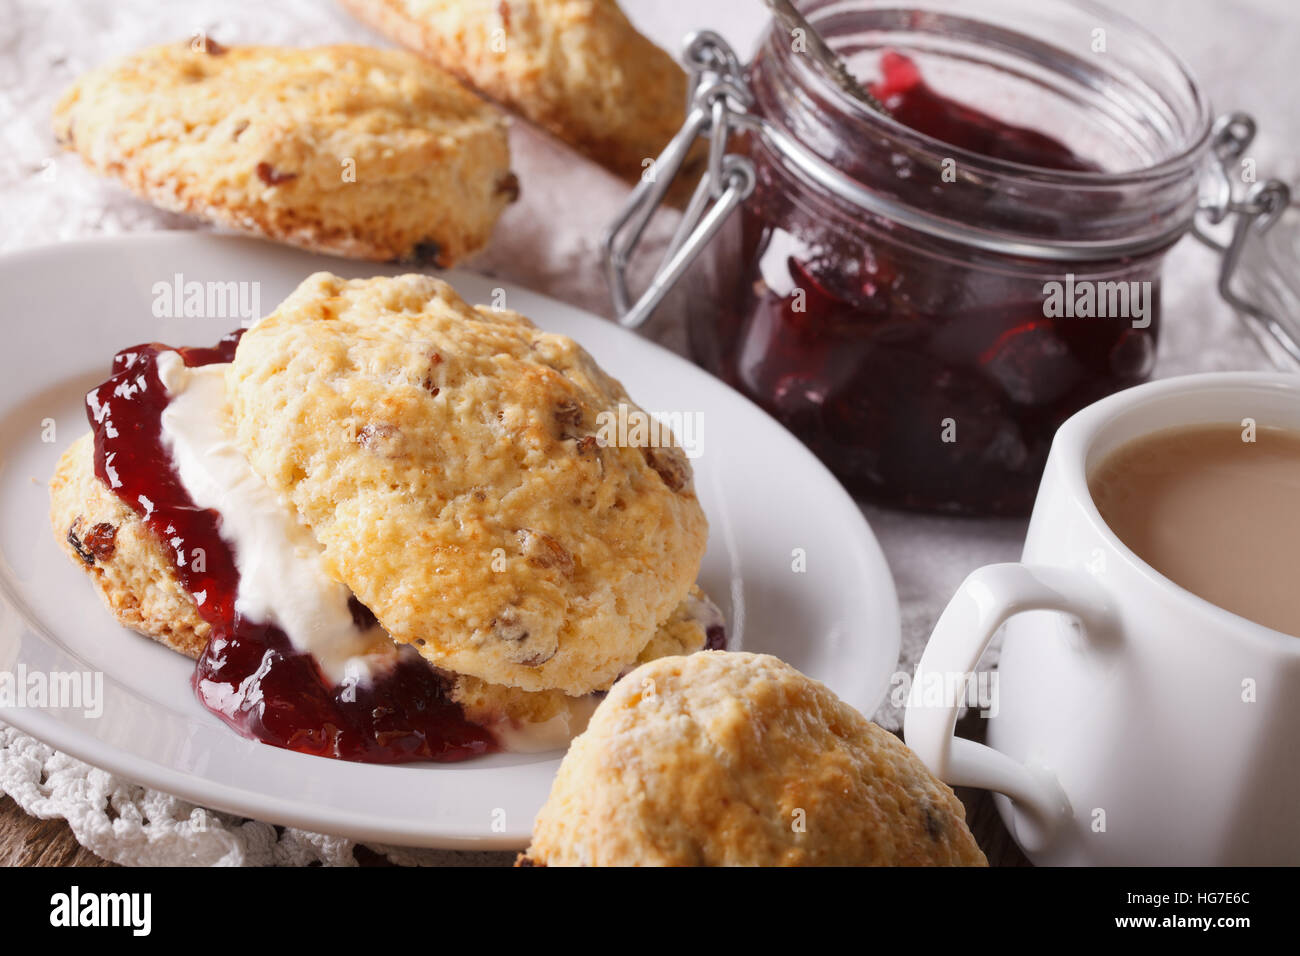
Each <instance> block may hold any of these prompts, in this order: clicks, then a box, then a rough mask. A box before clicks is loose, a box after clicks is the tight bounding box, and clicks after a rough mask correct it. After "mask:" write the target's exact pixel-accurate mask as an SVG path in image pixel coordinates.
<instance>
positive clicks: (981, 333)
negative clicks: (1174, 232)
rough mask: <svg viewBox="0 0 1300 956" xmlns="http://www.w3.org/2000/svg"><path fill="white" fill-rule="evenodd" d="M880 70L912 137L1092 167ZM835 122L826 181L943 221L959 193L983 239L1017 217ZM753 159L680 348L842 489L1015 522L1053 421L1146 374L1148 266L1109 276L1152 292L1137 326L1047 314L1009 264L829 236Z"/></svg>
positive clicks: (1029, 498) (899, 68)
mask: <svg viewBox="0 0 1300 956" xmlns="http://www.w3.org/2000/svg"><path fill="white" fill-rule="evenodd" d="M881 66H882V72H883V75H882V77H881V79H880V81H879V82H877V83H875V84H872V91H873V93H874V94H875V95H876V96H877V97H878V98H880V99H881V101H882V102H883V103H884V105H885V106H886V107H887V108H888V110H889V111H890V113H891V115H892V116H893V117H894V118H896V119H897V120H899V121H900V122H901V123H903V124H905V125H907V126H909V127H911V128H912V129H915V130H917V131H919V132H921V133H924V134H927V135H929V136H931V137H933V138H934V139H936V140H941V141H942V142H944V143H948V144H950V145H953V146H956V147H960V148H962V149H964V150H968V151H971V152H974V153H978V154H981V155H984V156H989V157H993V158H996V159H999V160H1003V161H1006V162H1010V163H1018V164H1023V165H1025V166H1033V167H1037V168H1039V169H1047V170H1056V171H1071V172H1099V171H1101V170H1100V167H1098V166H1096V165H1095V164H1093V163H1091V162H1089V161H1088V160H1087V159H1085V158H1083V157H1080V156H1077V155H1075V154H1074V153H1072V152H1071V151H1070V149H1069V148H1068V147H1066V146H1065V145H1064V144H1063V143H1061V142H1059V141H1057V140H1055V139H1053V138H1052V137H1050V136H1047V135H1045V134H1043V133H1040V132H1036V131H1034V130H1031V129H1026V128H1023V127H1020V126H1015V125H1012V124H1009V123H1006V122H1003V121H1001V120H998V119H995V118H994V117H992V116H990V115H988V114H986V113H984V112H981V111H980V110H977V109H974V108H972V107H970V106H967V105H964V104H961V103H958V102H955V101H953V100H951V99H948V98H946V97H944V96H941V95H939V94H938V93H936V92H935V91H934V90H933V89H931V88H930V87H929V86H928V85H927V84H926V83H925V82H924V80H923V79H922V77H921V75H920V72H919V71H918V69H917V67H916V64H915V63H913V62H912V61H911V60H910V59H908V58H907V57H905V56H903V55H901V54H898V53H886V54H885V55H884V56H883V57H882V59H881ZM761 102H762V100H761V99H760V103H761ZM769 102H772V103H776V102H777V100H776V97H775V96H773V97H772V98H771V99H770V101H769ZM770 108H771V109H776V108H778V107H776V106H772V107H770ZM833 123H834V125H833V126H832V129H838V130H839V131H840V132H839V133H837V134H835V137H836V138H837V139H838V143H839V145H837V146H834V147H832V146H830V145H828V143H827V142H821V141H819V143H820V145H819V147H818V148H819V149H831V148H834V149H837V150H840V151H842V155H841V153H838V152H837V153H836V154H835V155H836V160H837V162H836V165H837V166H838V167H839V168H840V169H841V170H843V171H844V172H845V173H846V174H847V175H849V176H850V177H851V178H853V179H855V180H857V181H859V182H864V183H868V184H873V183H874V184H876V185H880V186H881V187H882V188H887V189H888V191H890V192H892V193H893V194H894V195H896V196H897V197H899V198H900V199H901V200H903V201H904V202H905V203H908V204H911V205H914V206H917V207H921V208H929V209H931V210H933V211H935V212H937V213H940V214H943V213H944V210H945V208H951V207H950V205H949V197H951V196H952V195H954V194H953V193H945V192H944V190H951V189H960V190H963V192H962V193H961V195H962V197H963V199H964V200H965V201H966V203H967V204H966V206H965V208H967V209H969V208H970V202H971V200H972V197H973V198H974V201H975V202H976V203H977V206H976V207H975V210H974V211H973V212H972V213H971V215H972V217H974V218H975V219H977V223H978V224H979V225H981V226H983V227H986V228H992V229H996V228H998V227H999V226H1000V225H1002V224H1004V223H1007V222H1009V221H1018V220H1013V219H1012V217H1023V216H1024V215H1026V212H1025V210H1024V209H1023V208H1021V207H1020V206H1019V205H1018V204H1017V203H1016V200H1015V198H1014V197H1009V196H1007V195H1005V194H1003V193H1001V192H999V190H998V189H997V188H987V192H986V193H981V192H980V190H981V189H985V188H986V187H983V186H982V185H981V184H980V182H978V181H973V182H972V181H964V182H962V183H961V184H959V185H957V186H953V185H950V184H945V183H940V182H938V181H937V179H938V177H937V174H932V173H931V171H929V170H921V169H918V168H915V167H909V166H908V165H907V163H906V162H905V161H903V158H902V157H900V156H897V155H893V154H891V153H890V151H889V150H890V147H889V146H888V145H887V144H886V145H882V144H881V143H880V142H878V141H877V140H875V139H873V138H872V136H871V135H870V133H864V132H863V131H862V130H861V129H858V128H850V127H847V126H845V125H844V124H843V123H841V122H840V121H839V120H838V119H836V120H834V121H833ZM845 144H848V145H845ZM751 153H752V154H753V155H754V158H755V164H756V168H757V173H758V185H757V188H756V190H755V193H754V195H753V196H752V197H751V198H750V200H749V201H747V202H746V203H745V204H744V205H743V206H742V209H741V213H740V215H739V216H738V217H737V218H738V220H739V226H737V227H736V229H737V230H738V233H739V235H738V241H737V242H736V243H733V244H730V245H727V244H725V243H723V244H722V248H723V249H724V251H723V252H719V253H718V254H717V256H716V258H715V260H714V262H715V263H716V265H715V267H714V268H715V271H716V277H714V276H713V275H710V276H709V277H708V278H706V279H705V280H703V281H705V282H706V283H707V284H708V285H707V291H705V292H704V293H701V294H699V298H700V299H701V300H703V301H710V302H713V303H715V304H714V305H713V307H712V308H713V311H712V312H710V313H709V314H708V315H707V316H701V317H700V320H699V321H692V322H691V323H690V334H691V337H692V350H693V352H694V354H695V357H696V359H697V360H698V361H700V362H701V364H703V365H705V366H706V367H707V368H709V369H710V370H711V371H713V372H714V373H715V374H717V375H719V376H720V377H721V378H723V379H724V380H725V381H727V382H729V383H730V384H732V385H733V386H735V387H737V388H738V389H739V390H741V391H742V392H744V393H745V394H747V395H748V396H750V397H751V398H753V399H754V400H755V401H756V402H758V403H759V404H760V405H762V406H763V407H764V408H765V409H767V410H768V411H769V412H770V413H771V414H772V415H773V416H775V417H776V418H777V419H779V420H780V421H781V422H782V423H783V424H785V425H786V426H787V427H788V428H790V430H791V431H793V432H794V433H795V434H796V435H798V436H799V437H800V438H801V439H802V440H803V441H804V442H805V443H806V444H807V445H808V446H809V447H810V448H812V450H813V451H814V452H816V453H817V455H818V456H819V457H821V458H822V460H823V461H825V462H826V463H827V464H828V465H829V466H830V468H831V470H832V471H834V472H835V473H836V475H837V476H838V477H839V478H840V479H841V481H843V482H844V484H845V485H846V487H848V488H849V490H850V491H852V492H853V493H855V494H857V495H860V496H862V497H865V498H870V499H874V500H876V501H879V502H881V503H884V504H889V505H894V506H898V507H906V508H916V509H921V510H931V511H943V512H950V513H961V514H1011V515H1016V514H1027V513H1028V512H1029V510H1030V508H1031V507H1032V505H1033V500H1034V495H1035V493H1036V489H1037V484H1038V479H1039V477H1040V475H1041V473H1042V468H1043V465H1044V464H1045V461H1046V457H1047V451H1048V448H1049V446H1050V444H1051V440H1052V437H1053V435H1054V434H1055V431H1056V428H1057V427H1058V426H1059V425H1060V423H1061V422H1062V421H1064V420H1065V419H1066V418H1068V417H1069V416H1070V415H1072V414H1073V413H1074V412H1075V411H1077V410H1079V409H1080V408H1082V407H1083V406H1085V405H1087V404H1089V403H1091V402H1092V401H1095V400H1096V399H1098V398H1100V397H1102V396H1104V395H1107V394H1110V393H1111V392H1114V391H1116V390H1118V389H1120V388H1123V387H1127V386H1128V385H1132V384H1136V383H1138V382H1140V381H1142V380H1143V379H1144V378H1145V377H1146V376H1147V374H1148V373H1149V371H1150V367H1151V364H1152V362H1153V358H1154V348H1155V334H1156V331H1157V328H1158V314H1159V284H1158V271H1157V269H1156V268H1153V269H1150V270H1148V271H1145V272H1130V273H1129V274H1127V275H1124V276H1123V277H1124V278H1126V279H1127V278H1135V277H1136V278H1141V279H1145V280H1153V281H1151V289H1152V293H1151V313H1152V319H1151V322H1150V325H1149V326H1148V327H1146V328H1136V327H1133V325H1132V323H1131V322H1129V321H1115V320H1111V319H1097V318H1057V317H1051V318H1049V317H1047V316H1046V315H1045V309H1044V288H1043V286H1044V278H1043V275H1042V274H1041V273H1039V274H1035V272H1034V270H1033V269H1026V267H1025V265H1024V263H1023V261H1016V262H1009V263H1006V265H1005V267H1004V265H1003V263H1001V262H998V261H991V262H990V257H988V256H985V257H983V261H980V259H979V257H972V256H970V254H963V253H961V252H960V251H959V252H953V251H951V250H947V249H937V248H930V247H927V246H924V245H922V244H920V243H919V242H918V241H917V240H915V238H912V237H902V236H898V235H896V231H895V230H894V229H893V228H890V227H889V224H885V225H884V226H881V227H877V228H876V229H875V231H874V232H872V231H869V230H867V229H866V228H865V227H864V228H862V229H861V230H860V231H859V230H858V227H857V226H856V225H844V226H841V225H837V223H838V222H840V220H839V219H835V218H833V216H832V215H831V214H828V213H827V212H825V211H823V208H821V207H819V206H818V204H817V203H818V202H819V201H820V200H813V199H810V198H808V197H807V196H805V195H800V194H799V192H798V191H799V189H800V188H802V187H799V186H796V185H792V180H791V179H790V178H789V176H788V174H784V173H781V172H778V171H776V168H775V165H774V163H773V162H772V160H771V159H769V158H768V155H769V154H767V153H765V152H763V151H762V150H761V149H757V150H756V149H752V148H751ZM882 177H887V181H886V180H883V179H882ZM1108 201H1113V199H1108V197H1106V196H1105V195H1104V194H1099V193H1097V192H1095V191H1094V192H1087V193H1079V194H1078V195H1072V196H1070V197H1065V198H1063V199H1062V209H1061V210H1056V211H1055V212H1056V213H1057V214H1056V215H1054V216H1052V217H1051V218H1050V219H1049V220H1046V225H1045V226H1044V228H1045V229H1055V228H1057V227H1055V226H1053V225H1052V224H1053V223H1057V222H1067V223H1068V222H1069V221H1071V219H1072V218H1073V217H1074V215H1075V213H1074V210H1075V209H1077V210H1078V215H1084V214H1087V213H1088V212H1090V211H1096V210H1097V209H1099V208H1103V207H1104V204H1105V203H1106V202H1108ZM1067 204H1071V205H1070V208H1069V209H1066V208H1065V206H1066V205H1067ZM737 259H738V260H739V261H738V263H737V264H732V263H736V260H737ZM1044 268H1045V270H1047V271H1048V272H1051V271H1054V270H1059V273H1062V274H1063V273H1065V272H1067V271H1070V270H1069V268H1068V266H1066V265H1061V266H1051V265H1046V266H1045V267H1044ZM1100 268H1102V269H1107V268H1110V269H1116V268H1118V269H1120V270H1121V271H1122V270H1123V269H1126V268H1130V267H1129V266H1126V265H1124V264H1116V263H1111V264H1109V265H1106V264H1103V265H1102V266H1101V267H1100ZM1157 268H1158V267H1157ZM736 270H738V271H736ZM1017 270H1019V271H1017ZM1079 271H1080V272H1083V271H1086V270H1085V269H1083V268H1081V269H1080V270H1079ZM1056 277H1057V278H1062V276H1061V275H1058V276H1056Z"/></svg>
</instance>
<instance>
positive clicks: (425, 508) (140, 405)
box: [51, 273, 724, 761]
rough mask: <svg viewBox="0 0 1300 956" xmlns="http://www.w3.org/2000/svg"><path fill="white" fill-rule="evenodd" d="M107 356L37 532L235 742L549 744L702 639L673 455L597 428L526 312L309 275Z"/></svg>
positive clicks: (421, 284) (691, 541) (614, 405)
mask: <svg viewBox="0 0 1300 956" xmlns="http://www.w3.org/2000/svg"><path fill="white" fill-rule="evenodd" d="M113 371H114V374H113V376H112V377H110V379H109V380H108V381H106V382H105V383H104V384H103V385H102V386H100V387H99V388H97V389H95V390H94V391H92V392H91V393H90V394H89V396H88V397H87V406H88V417H89V419H90V423H91V428H92V434H90V435H87V436H85V437H83V438H82V439H80V440H78V441H77V442H76V443H75V444H74V445H73V446H72V447H71V448H69V449H68V451H67V452H66V453H65V454H64V456H63V458H62V460H61V461H60V463H59V466H58V468H57V470H56V473H55V475H54V478H53V480H52V481H51V501H52V505H51V521H52V524H53V528H54V532H55V535H56V537H57V538H58V539H59V541H60V543H61V544H62V545H63V547H64V549H65V550H66V551H67V553H68V554H69V556H70V557H71V558H72V559H73V560H74V561H75V562H76V563H77V564H78V565H79V566H80V567H82V568H83V569H84V570H85V571H86V572H87V573H88V574H89V575H90V576H91V578H92V580H93V582H94V584H95V586H96V588H97V590H98V591H99V593H100V595H101V597H102V598H103V599H104V601H105V603H106V604H107V605H108V607H109V609H110V610H111V611H112V612H113V613H114V615H115V616H116V617H117V618H118V620H120V621H121V622H122V623H123V624H125V625H127V626H128V627H131V628H134V629H135V630H138V631H140V632H142V633H144V634H147V635H149V636H150V637H153V638H155V639H157V640H158V641H160V642H161V643H163V644H165V645H167V646H168V647H171V648H172V649H174V650H177V651H180V652H181V653H184V654H187V655H188V656H191V657H196V658H197V659H198V662H199V663H198V667H197V670H196V673H195V679H194V683H195V688H196V691H197V692H198V695H199V698H200V700H201V701H202V702H203V703H204V704H205V705H206V706H208V707H209V709H211V710H213V711H214V712H215V713H217V714H218V715H220V716H221V717H222V718H223V719H225V720H226V721H227V723H229V724H231V725H232V726H234V727H235V728H236V729H238V730H239V731H240V732H241V733H244V734H245V735H247V736H251V737H256V738H258V739H262V740H265V741H267V742H270V743H275V744H278V745H280V746H286V747H290V748H291V749H296V750H301V751H305V752H310V753H319V754H324V755H327V756H334V757H342V758H345V759H356V760H374V761H400V760H416V759H444V760H445V759H457V758H460V757H464V756H470V755H472V754H476V753H482V752H486V751H489V750H493V749H501V748H504V749H512V750H526V749H547V748H551V747H555V746H563V745H564V744H566V743H567V742H568V739H569V738H570V737H571V736H572V735H573V734H574V733H576V732H578V731H580V730H581V729H582V727H583V726H584V725H585V722H586V719H587V718H588V716H589V715H590V713H591V711H592V710H593V709H594V707H595V705H596V703H597V702H598V700H599V698H600V696H601V695H602V694H603V693H604V692H605V691H606V690H607V689H608V687H609V686H610V685H611V684H612V683H613V681H614V680H615V679H617V678H618V676H619V675H620V674H622V673H625V672H627V671H628V670H630V669H632V668H633V667H635V666H636V665H637V664H638V663H641V662H644V661H647V660H650V659H652V658H655V657H661V656H664V655H680V654H689V653H692V652H694V651H697V650H700V649H702V648H705V647H720V646H723V644H724V634H723V622H722V617H721V614H720V613H719V612H718V610H717V608H716V607H715V606H713V605H712V604H711V602H709V600H708V599H707V597H705V596H704V595H703V593H702V592H701V591H700V590H699V589H698V588H697V587H695V577H696V574H697V573H698V570H699V564H700V560H701V558H702V556H703V552H704V547H705V542H706V537H707V524H706V522H705V519H704V515H703V513H702V511H701V510H700V506H699V502H698V501H697V499H696V497H695V494H694V491H693V487H692V475H691V467H690V463H689V461H688V459H687V458H686V457H685V455H684V453H683V452H682V451H681V449H680V448H678V447H676V446H674V445H664V446H661V447H637V446H621V445H618V444H614V443H610V442H607V441H605V440H604V439H603V438H602V434H603V433H602V432H601V429H600V424H599V423H600V421H601V420H602V416H603V415H606V414H613V415H617V414H618V410H619V408H620V406H623V414H624V415H626V414H628V412H629V410H635V409H636V407H635V406H634V405H632V403H631V401H630V399H629V398H628V397H627V395H626V393H625V392H624V391H623V389H622V387H621V386H620V385H619V384H618V383H617V382H616V381H614V380H613V379H611V378H610V377H609V376H607V375H606V374H605V373H604V372H603V371H601V370H600V369H599V367H597V366H596V365H595V363H594V362H593V361H592V360H591V358H590V357H589V356H588V355H587V354H586V353H585V352H584V351H582V349H580V348H579V347H578V346H577V345H576V344H574V343H573V342H572V340H570V339H568V338H566V337H564V336H559V335H554V334H549V333H545V332H541V331H540V330H538V329H536V328H535V327H534V326H533V325H532V323H530V322H529V321H528V320H527V319H525V318H523V317H522V316H519V315H517V314H515V313H512V312H505V311H494V310H492V309H487V308H475V307H472V306H470V305H468V304H466V303H465V302H464V301H462V300H461V299H460V298H459V297H458V296H457V295H456V294H455V292H454V291H453V290H452V289H451V287H450V286H448V285H447V284H446V283H444V282H441V281H439V280H437V279H433V278H431V277H428V276H420V275H407V276H399V277H396V278H379V279H370V280H352V281H345V280H342V279H339V278H336V277H334V276H332V275H328V274H325V273H321V274H317V275H315V276H312V277H310V278H309V279H307V280H306V281H305V282H303V283H302V285H301V286H299V288H298V289H297V290H296V291H295V292H294V293H293V294H292V295H291V296H290V297H289V298H288V299H286V300H285V302H284V303H282V304H281V306H280V307H279V308H278V309H277V310H276V311H275V312H273V313H272V314H271V315H269V316H267V317H266V318H265V319H263V320H261V321H260V322H258V323H257V324H255V325H254V326H253V327H252V328H251V329H250V330H248V331H247V332H244V333H242V335H241V334H238V333H237V334H235V335H232V336H228V337H227V338H226V339H225V340H223V342H222V343H221V344H219V345H218V346H217V347H215V348H212V349H172V348H170V347H168V346H163V345H157V344H151V345H142V346H137V347H134V348H131V349H127V350H124V351H123V352H121V353H119V354H118V357H117V358H116V359H115V361H114V367H113ZM661 435H662V433H661Z"/></svg>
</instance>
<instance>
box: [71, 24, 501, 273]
mask: <svg viewBox="0 0 1300 956" xmlns="http://www.w3.org/2000/svg"><path fill="white" fill-rule="evenodd" d="M196 47H198V48H197V49H196ZM54 129H55V135H56V137H57V139H58V140H59V142H60V143H61V144H62V145H63V146H65V147H66V148H68V149H71V150H75V151H76V152H77V153H78V154H80V156H81V157H82V159H83V160H85V161H86V163H87V164H88V165H89V166H90V167H91V168H93V169H95V170H96V171H98V172H100V173H103V174H105V175H109V176H114V177H116V178H118V179H120V180H121V181H122V182H123V183H124V184H125V185H126V186H127V187H128V188H130V189H131V190H132V191H133V192H135V193H136V194H137V195H139V196H142V197H143V198H145V199H147V200H149V201H150V202H153V203H155V204H156V205H159V206H161V207H163V208H165V209H169V210H173V211H176V212H182V213H188V214H191V215H195V216H199V217H201V218H203V219H207V220H209V221H212V222H216V223H220V224H222V225H226V226H229V227H231V228H234V229H239V230H242V231H245V232H252V233H255V234H258V235H262V236H265V237H267V238H270V239H276V240H280V241H282V242H287V243H290V244H293V245H296V246H301V247H303V248H306V249H311V250H314V251H317V252H326V253H332V254H337V255H343V256H352V257H356V258H362V259H375V260H403V261H424V262H430V263H434V264H436V265H440V266H448V265H451V264H453V263H455V262H457V261H458V260H460V259H463V258H464V257H466V256H468V255H471V254H472V253H474V252H476V251H478V250H479V249H481V248H482V247H483V246H484V245H486V244H487V241H488V238H489V236H490V235H491V231H492V227H493V225H494V224H495V223H496V220H497V217H498V216H499V215H500V214H501V211H502V210H503V209H504V208H505V207H506V205H508V204H509V203H510V202H511V201H512V200H513V199H514V198H515V197H516V195H517V193H518V183H517V181H516V180H515V178H514V176H513V175H512V174H511V173H510V154H509V145H508V142H507V136H506V123H505V119H504V117H503V116H502V115H501V114H500V113H499V111H498V110H497V109H496V108H495V107H493V106H491V105H489V104H487V103H485V102H483V101H482V100H480V99H479V98H478V97H477V96H475V95H474V94H473V93H471V92H470V91H469V90H467V89H465V88H464V87H463V86H461V84H460V83H459V82H458V81H457V80H456V79H454V78H453V77H452V76H450V75H448V74H446V73H444V72H442V71H441V70H438V69H437V68H436V67H433V66H430V65H428V64H427V63H425V62H424V61H422V60H421V59H420V58H418V57H416V56H413V55H411V54H409V53H405V52H402V51H399V50H375V49H370V48H368V47H361V46H330V47H318V48H313V49H291V48H279V47H258V46H247V47H230V48H226V47H222V46H220V45H218V44H216V43H214V42H213V41H207V42H206V43H204V44H189V43H175V44H169V45H166V46H159V47H152V48H150V49H147V50H143V51H141V52H139V53H136V54H133V55H132V56H129V57H126V58H125V59H123V60H120V61H118V62H117V63H114V64H111V65H109V66H107V67H103V68H101V69H98V70H95V71H93V72H91V73H89V74H87V75H86V76H84V77H82V78H81V79H80V80H78V81H77V82H76V83H75V84H74V85H73V86H72V87H71V88H70V89H69V90H68V91H67V92H66V93H64V95H63V97H62V98H61V99H60V100H59V102H58V104H57V105H56V107H55V110H54Z"/></svg>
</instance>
